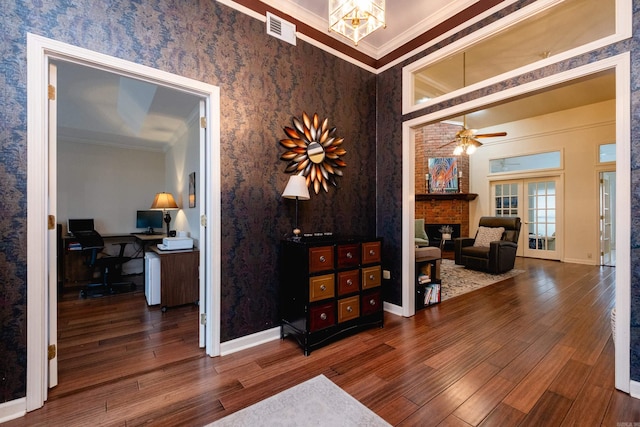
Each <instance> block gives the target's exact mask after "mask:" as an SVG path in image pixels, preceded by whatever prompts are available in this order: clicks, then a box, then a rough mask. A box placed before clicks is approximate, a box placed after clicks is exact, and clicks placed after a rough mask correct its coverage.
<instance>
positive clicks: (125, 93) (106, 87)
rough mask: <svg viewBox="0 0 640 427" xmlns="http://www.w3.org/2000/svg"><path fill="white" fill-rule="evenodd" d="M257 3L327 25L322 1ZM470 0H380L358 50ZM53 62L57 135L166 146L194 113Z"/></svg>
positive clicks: (399, 40) (604, 92)
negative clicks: (383, 17)
mask: <svg viewBox="0 0 640 427" xmlns="http://www.w3.org/2000/svg"><path fill="white" fill-rule="evenodd" d="M263 2H264V3H267V4H269V5H271V6H272V7H276V8H278V9H279V10H282V11H283V12H284V13H286V14H288V15H290V16H294V17H296V19H299V20H301V21H304V22H307V23H308V24H309V25H312V26H314V27H316V28H317V29H319V30H323V31H327V27H328V19H327V14H328V12H327V7H328V6H327V4H328V1H325V0H263ZM475 2H476V1H475V0H473V1H472V0H453V1H451V0H429V1H425V0H387V1H386V5H387V28H386V29H384V30H382V29H380V30H377V31H376V32H374V33H373V34H371V35H369V36H367V37H365V39H363V40H362V41H361V42H360V45H359V46H358V49H361V50H363V51H364V50H365V49H366V50H369V51H371V52H374V54H373V55H371V56H374V57H381V56H383V55H385V54H386V53H388V52H389V51H391V50H393V49H395V48H397V47H399V46H401V45H403V44H404V43H406V42H407V41H409V40H410V39H411V38H413V37H415V36H417V35H420V34H422V33H423V32H424V31H426V30H428V29H429V28H431V27H432V26H434V25H435V24H437V23H439V22H441V21H442V20H444V19H447V18H449V17H451V16H453V15H454V14H456V13H459V12H460V11H461V10H463V9H465V8H467V7H468V6H470V5H471V4H473V3H475ZM335 37H336V38H337V39H338V40H341V41H342V42H343V43H345V44H348V45H351V46H352V42H351V41H350V40H348V39H346V38H344V37H341V36H339V35H335ZM57 65H58V68H59V71H58V110H59V111H58V137H59V138H61V139H67V140H71V141H79V142H92V143H99V144H109V145H119V146H136V147H137V148H142V149H149V150H166V148H167V147H168V146H169V145H171V144H172V143H173V142H175V141H176V139H177V138H178V137H179V135H181V133H183V132H185V130H186V125H187V123H188V121H189V120H192V119H193V118H194V116H195V115H196V114H197V112H198V103H199V99H198V98H197V97H195V96H194V95H190V94H185V93H182V92H179V91H176V90H172V89H169V88H165V87H161V86H156V85H150V84H146V83H136V82H135V81H132V80H131V79H127V78H123V77H120V76H117V75H115V74H113V73H110V72H107V71H103V70H97V69H93V68H89V67H85V66H80V65H77V64H72V63H66V62H59V63H58V64H57ZM123 82H124V83H125V85H123ZM125 88H126V89H127V90H124V89H125ZM614 97H615V80H614V76H613V75H612V74H609V75H604V76H602V75H601V76H594V77H593V78H590V79H586V80H583V81H580V82H575V83H572V84H570V85H565V86H564V87H562V88H550V89H549V90H546V91H544V92H543V93H538V94H534V95H532V96H529V97H527V98H525V99H520V100H513V101H511V102H509V103H504V104H502V105H500V106H492V107H491V108H488V109H485V111H484V112H483V114H468V115H467V124H468V126H469V127H471V128H475V129H482V128H485V127H489V126H494V125H498V124H500V123H506V122H511V121H515V120H519V119H523V118H527V117H534V116H538V115H542V114H547V113H550V112H554V111H561V110H564V109H568V108H575V107H578V106H580V105H586V104H590V103H594V102H600V101H603V100H606V99H613V98H614ZM119 104H120V107H119ZM292 113H293V112H292ZM460 120H461V119H460Z"/></svg>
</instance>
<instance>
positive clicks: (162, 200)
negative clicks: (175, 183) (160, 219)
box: [151, 192, 180, 237]
mask: <svg viewBox="0 0 640 427" xmlns="http://www.w3.org/2000/svg"><path fill="white" fill-rule="evenodd" d="M151 209H162V211H163V212H164V222H165V223H166V224H167V237H169V224H170V223H171V215H170V214H169V210H175V209H180V207H179V206H178V205H177V203H176V201H175V199H174V198H173V195H172V194H171V193H164V192H162V193H158V194H156V198H155V199H153V203H152V204H151Z"/></svg>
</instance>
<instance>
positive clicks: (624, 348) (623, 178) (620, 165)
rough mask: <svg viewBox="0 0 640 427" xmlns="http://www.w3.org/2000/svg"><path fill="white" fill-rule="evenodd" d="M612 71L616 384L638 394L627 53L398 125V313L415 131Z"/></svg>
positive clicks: (409, 248)
mask: <svg viewBox="0 0 640 427" xmlns="http://www.w3.org/2000/svg"><path fill="white" fill-rule="evenodd" d="M611 69H614V70H615V73H616V104H615V105H616V161H617V165H616V172H617V173H616V195H617V199H616V225H617V227H616V242H617V248H616V249H617V251H616V256H617V260H618V262H617V267H616V272H615V276H616V336H615V342H616V346H615V377H616V378H615V386H616V388H617V389H619V390H622V391H624V392H627V393H631V395H632V396H634V397H638V396H640V384H638V383H636V382H633V384H632V382H631V358H630V351H629V349H630V346H631V238H630V235H629V233H628V232H627V230H630V229H631V161H630V157H631V156H630V153H631V91H630V87H631V54H630V53H629V52H625V53H622V54H620V55H617V56H613V57H610V58H607V59H603V60H601V61H598V62H594V63H591V64H587V65H584V66H581V67H577V68H574V69H572V70H568V71H564V72H561V73H557V74H554V75H552V76H549V77H545V78H542V79H539V80H536V81H532V82H529V83H525V84H522V85H519V86H517V87H513V88H509V89H505V90H503V91H499V92H496V93H493V94H491V95H488V96H485V97H483V98H478V99H474V100H472V101H469V102H466V103H463V104H459V105H455V106H453V107H449V108H445V109H443V110H439V111H436V112H433V113H430V114H426V115H424V116H421V117H416V118H414V119H411V120H407V121H406V122H404V123H403V124H402V159H403V161H402V315H403V316H411V315H413V314H414V312H415V311H414V310H415V309H414V301H415V295H414V292H412V291H413V289H414V285H413V278H414V277H415V276H414V272H415V263H414V259H415V247H414V242H413V236H414V226H415V224H414V216H415V178H414V177H415V158H414V157H415V129H416V128H420V127H422V126H424V125H427V124H429V123H436V122H439V121H441V120H443V119H445V118H447V117H455V116H457V115H460V114H462V113H468V112H469V111H473V110H476V109H480V108H482V107H484V106H487V105H491V104H493V103H495V102H505V101H507V100H509V99H510V98H513V97H515V96H519V95H523V94H527V93H530V92H533V91H535V90H539V89H543V88H546V87H550V86H554V85H556V84H560V83H564V82H568V81H571V80H574V79H577V78H580V77H583V76H588V75H590V74H594V73H597V72H600V71H605V70H611Z"/></svg>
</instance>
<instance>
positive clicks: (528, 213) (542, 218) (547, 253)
mask: <svg viewBox="0 0 640 427" xmlns="http://www.w3.org/2000/svg"><path fill="white" fill-rule="evenodd" d="M523 185H524V187H523V188H524V190H525V194H526V196H525V197H524V200H523V202H524V203H523V212H524V224H523V230H522V233H523V234H524V238H525V239H526V241H525V245H524V256H526V257H532V258H543V259H560V255H559V250H558V249H559V248H560V247H561V241H560V240H559V239H560V237H561V236H560V233H559V230H558V204H557V203H556V200H557V195H558V183H557V179H555V178H544V179H530V180H524V184H523Z"/></svg>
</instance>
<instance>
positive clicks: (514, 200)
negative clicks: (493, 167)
mask: <svg viewBox="0 0 640 427" xmlns="http://www.w3.org/2000/svg"><path fill="white" fill-rule="evenodd" d="M494 191H495V204H496V205H495V215H496V216H518V184H513V183H512V184H495V185H494Z"/></svg>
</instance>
